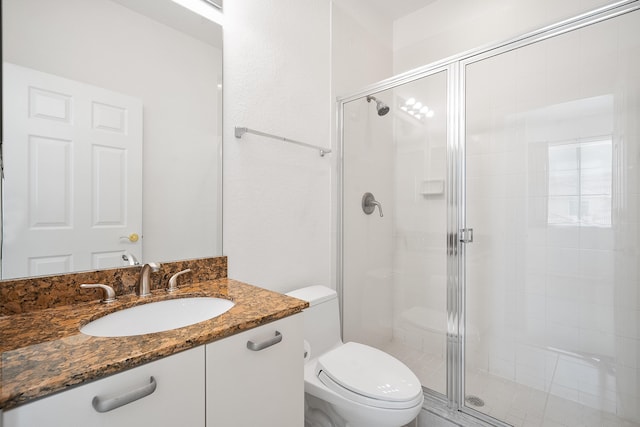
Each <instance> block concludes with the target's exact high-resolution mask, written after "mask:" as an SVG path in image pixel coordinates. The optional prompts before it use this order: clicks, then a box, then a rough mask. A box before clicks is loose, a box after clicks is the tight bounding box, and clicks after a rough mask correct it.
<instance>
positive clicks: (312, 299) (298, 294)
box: [286, 285, 337, 306]
mask: <svg viewBox="0 0 640 427" xmlns="http://www.w3.org/2000/svg"><path fill="white" fill-rule="evenodd" d="M286 295H288V296H290V297H294V298H298V299H301V300H303V301H307V302H308V303H309V305H310V306H314V305H316V304H320V303H322V302H325V301H328V300H330V299H334V298H336V297H337V294H336V291H334V290H333V289H331V288H327V287H326V286H321V285H317V286H307V287H306V288H300V289H296V290H294V291H291V292H287V294H286Z"/></svg>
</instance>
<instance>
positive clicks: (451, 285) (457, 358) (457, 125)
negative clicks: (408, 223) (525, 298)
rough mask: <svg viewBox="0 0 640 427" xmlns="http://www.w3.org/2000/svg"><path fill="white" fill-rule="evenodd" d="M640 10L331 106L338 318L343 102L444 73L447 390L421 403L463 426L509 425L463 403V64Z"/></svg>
mask: <svg viewBox="0 0 640 427" xmlns="http://www.w3.org/2000/svg"><path fill="white" fill-rule="evenodd" d="M639 9H640V0H621V1H618V2H615V3H612V4H609V5H607V6H603V7H600V8H597V9H595V10H593V11H590V12H587V13H583V14H580V15H577V16H575V17H573V18H569V19H566V20H563V21H560V22H557V23H555V24H552V25H549V26H546V27H543V28H540V29H538V30H535V31H532V32H529V33H526V34H523V35H521V36H518V37H515V38H512V39H509V40H506V41H503V42H500V43H495V44H491V45H488V46H483V47H480V48H477V49H473V50H470V51H467V52H463V53H461V54H458V55H454V56H451V57H448V58H445V59H442V60H440V61H436V62H433V63H431V64H428V65H425V66H423V67H419V68H416V69H414V70H410V71H407V72H405V73H402V74H399V75H397V76H394V77H391V78H389V79H386V80H383V81H381V82H379V83H376V84H373V85H370V86H367V87H365V88H363V89H362V90H360V91H358V92H355V93H353V94H351V95H348V96H344V97H338V98H337V100H336V102H337V109H336V115H337V117H336V123H337V127H336V132H337V134H336V141H337V145H338V150H337V152H338V154H339V158H338V159H337V161H336V168H337V173H336V175H337V179H336V185H337V188H336V193H337V208H338V215H337V224H336V231H337V244H336V256H337V260H336V275H337V277H336V285H337V290H338V295H339V296H340V316H341V318H343V316H342V310H343V306H342V295H343V289H344V283H343V244H344V229H343V225H344V222H343V221H344V217H343V215H344V209H343V207H344V200H343V194H344V191H343V182H344V167H345V165H344V164H343V161H344V139H343V137H344V107H345V104H346V103H348V102H351V101H354V100H356V99H359V98H363V97H366V96H367V95H371V94H373V93H376V92H380V91H383V90H388V89H393V88H396V87H399V86H402V85H404V84H407V83H411V82H413V81H416V80H419V79H422V78H425V77H428V76H430V75H434V74H437V73H440V72H443V71H446V73H447V113H448V117H447V144H446V145H447V156H446V162H447V173H446V176H447V183H446V204H447V355H446V360H447V393H446V395H441V394H440V393H437V392H435V391H433V390H430V389H427V388H426V387H424V386H423V390H424V392H425V397H426V398H427V399H426V400H425V402H426V401H430V402H431V403H433V404H435V405H437V406H439V407H430V408H429V409H430V410H432V411H434V412H436V413H440V414H441V415H446V416H450V417H452V418H453V419H455V420H456V421H459V422H462V423H463V424H464V423H465V422H468V421H475V422H478V421H480V422H484V423H486V424H487V425H497V426H508V424H506V423H503V422H501V421H500V420H497V419H495V418H492V417H490V416H487V415H485V414H483V413H481V412H479V411H477V410H475V409H473V408H470V407H467V406H465V403H464V388H465V369H464V368H465V367H464V361H465V342H464V337H465V329H464V328H465V310H466V290H465V283H466V276H465V273H466V269H465V264H466V254H465V245H466V243H465V242H462V241H461V240H462V239H461V236H462V235H463V233H464V230H466V227H467V224H466V208H467V206H466V187H465V182H466V173H465V172H466V161H465V159H466V156H465V147H466V139H465V130H466V121H465V120H466V117H465V87H466V75H465V69H466V66H467V65H470V64H473V63H475V62H479V61H482V60H485V59H487V58H491V57H493V56H496V55H500V54H502V53H506V52H509V51H512V50H515V49H518V48H521V47H524V46H528V45H530V44H534V43H537V42H540V41H543V40H546V39H549V38H553V37H556V36H559V35H561V34H565V33H568V32H570V31H575V30H578V29H580V28H584V27H587V26H590V25H593V24H596V23H598V22H602V21H605V20H608V19H612V18H615V17H617V16H621V15H625V14H627V13H630V12H633V11H636V10H639Z"/></svg>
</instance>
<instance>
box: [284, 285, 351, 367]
mask: <svg viewBox="0 0 640 427" xmlns="http://www.w3.org/2000/svg"><path fill="white" fill-rule="evenodd" d="M287 295H289V296H291V297H294V298H298V299H301V300H304V301H307V302H308V303H309V308H307V309H305V310H304V312H303V319H304V339H305V341H306V342H307V343H308V344H309V350H308V351H309V357H310V358H314V357H318V356H319V355H321V354H322V353H325V352H326V351H328V350H330V349H332V348H334V347H336V346H338V345H339V344H341V343H342V340H341V338H340V312H339V308H338V295H337V293H336V291H334V290H333V289H330V288H327V287H326V286H308V287H306V288H301V289H296V290H294V291H291V292H288V293H287Z"/></svg>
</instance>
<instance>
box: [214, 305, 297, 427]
mask: <svg viewBox="0 0 640 427" xmlns="http://www.w3.org/2000/svg"><path fill="white" fill-rule="evenodd" d="M303 352H304V351H303V336H302V314H296V315H294V316H290V317H287V318H284V319H281V320H278V321H276V322H272V323H268V324H266V325H263V326H260V327H258V328H255V329H251V330H249V331H246V332H242V333H240V334H237V335H234V336H231V337H229V338H225V339H224V340H221V341H218V342H214V343H211V344H208V345H207V346H206V371H207V385H206V387H207V402H206V405H207V427H229V426H238V427H253V426H261V427H300V426H302V425H304V371H303V369H304V360H303V359H304V358H303Z"/></svg>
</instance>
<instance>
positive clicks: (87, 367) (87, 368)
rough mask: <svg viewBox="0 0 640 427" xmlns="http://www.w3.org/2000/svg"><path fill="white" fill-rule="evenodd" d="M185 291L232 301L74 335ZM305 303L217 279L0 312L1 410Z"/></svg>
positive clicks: (221, 335) (286, 313)
mask: <svg viewBox="0 0 640 427" xmlns="http://www.w3.org/2000/svg"><path fill="white" fill-rule="evenodd" d="M225 262H226V261H225ZM225 267H226V266H225ZM186 296H213V297H221V298H227V299H230V300H232V301H233V302H235V306H234V307H233V308H231V309H230V310H229V311H227V312H226V313H224V314H222V315H220V316H218V317H216V318H214V319H210V320H207V321H204V322H201V323H197V324H195V325H191V326H186V327H184V328H180V329H174V330H171V331H166V332H159V333H153V334H146V335H139V336H131V337H119V338H102V337H92V336H88V335H84V334H82V333H80V332H79V328H80V327H81V326H83V325H84V324H86V323H88V322H90V321H91V320H93V319H96V318H98V317H101V316H104V315H106V314H108V313H110V312H113V311H117V310H121V309H123V308H128V307H131V306H134V305H138V304H140V303H148V302H153V301H159V300H163V299H170V298H180V297H186ZM307 305H308V304H307V303H306V302H304V301H300V300H298V299H295V298H290V297H287V296H285V295H281V294H278V293H275V292H271V291H268V290H265V289H261V288H258V287H255V286H251V285H248V284H245V283H241V282H238V281H235V280H232V279H228V278H219V279H214V280H207V281H203V282H199V283H195V284H188V285H184V286H183V287H181V288H180V289H179V290H178V291H177V292H174V293H172V294H169V293H167V292H166V291H164V290H163V289H156V290H154V291H153V295H151V296H149V297H145V298H139V297H138V296H137V295H131V294H129V295H120V296H119V297H118V300H117V301H116V302H114V303H110V304H102V303H100V302H99V301H97V300H94V301H90V302H80V303H76V304H72V305H63V306H56V307H53V308H46V309H42V310H36V311H30V312H25V313H21V314H13V315H7V316H3V317H0V357H1V359H0V409H10V408H13V407H15V406H18V405H20V404H23V403H26V402H28V401H30V400H32V399H36V398H39V397H43V396H46V395H49V394H52V393H56V392H59V391H63V390H65V389H66V388H69V387H72V386H76V385H79V384H83V383H86V382H89V381H93V380H96V379H99V378H103V377H105V376H108V375H111V374H114V373H117V372H120V371H123V370H125V369H129V368H133V367H136V366H139V365H142V364H144V363H147V362H151V361H153V360H157V359H159V358H162V357H165V356H169V355H171V354H174V353H177V352H179V351H182V350H186V349H189V348H193V347H196V346H199V345H202V344H206V343H209V342H212V341H216V340H219V339H222V338H224V337H227V336H230V335H233V334H235V333H238V332H242V331H244V330H247V329H251V328H253V327H256V326H260V325H262V324H265V323H268V322H271V321H274V320H277V319H281V318H283V317H287V316H289V315H292V314H295V313H298V312H300V311H302V309H304V308H305V307H307Z"/></svg>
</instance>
